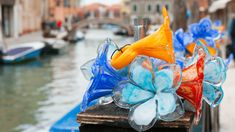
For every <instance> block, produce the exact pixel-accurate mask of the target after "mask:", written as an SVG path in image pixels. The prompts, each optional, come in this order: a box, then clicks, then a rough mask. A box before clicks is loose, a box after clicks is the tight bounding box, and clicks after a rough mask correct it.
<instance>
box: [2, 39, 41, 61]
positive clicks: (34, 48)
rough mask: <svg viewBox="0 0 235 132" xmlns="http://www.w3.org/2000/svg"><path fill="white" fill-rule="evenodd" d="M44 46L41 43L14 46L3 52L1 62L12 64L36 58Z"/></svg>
mask: <svg viewBox="0 0 235 132" xmlns="http://www.w3.org/2000/svg"><path fill="white" fill-rule="evenodd" d="M44 46H45V44H44V43H42V42H30V43H24V44H16V45H15V46H13V47H11V48H8V49H5V50H3V55H2V57H1V62H2V63H5V64H12V63H19V62H22V61H26V60H31V59H34V58H37V57H39V56H40V54H41V51H42V49H43V47H44Z"/></svg>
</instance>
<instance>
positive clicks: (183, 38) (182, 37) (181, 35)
mask: <svg viewBox="0 0 235 132" xmlns="http://www.w3.org/2000/svg"><path fill="white" fill-rule="evenodd" d="M192 42H193V38H192V35H191V34H190V33H188V32H184V31H183V29H178V30H177V31H176V32H175V33H174V38H173V43H174V50H175V51H176V52H185V50H186V47H187V45H188V44H190V43H192Z"/></svg>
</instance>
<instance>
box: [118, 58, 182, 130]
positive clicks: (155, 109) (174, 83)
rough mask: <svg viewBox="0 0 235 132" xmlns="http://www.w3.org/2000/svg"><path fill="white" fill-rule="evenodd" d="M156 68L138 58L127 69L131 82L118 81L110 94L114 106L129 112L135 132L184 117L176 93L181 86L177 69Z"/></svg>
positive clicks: (151, 60)
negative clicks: (160, 122)
mask: <svg viewBox="0 0 235 132" xmlns="http://www.w3.org/2000/svg"><path fill="white" fill-rule="evenodd" d="M159 61H160V60H159ZM156 64H158V63H156V62H155V63H154V61H153V58H151V59H150V58H149V57H145V56H138V57H137V58H136V59H135V60H134V61H133V62H132V64H131V65H130V69H129V79H130V80H128V81H121V82H120V83H119V84H118V86H117V87H116V88H115V89H114V91H113V99H114V102H115V103H116V104H117V105H118V106H119V107H121V108H127V109H130V111H129V117H128V118H129V124H130V125H131V126H132V127H133V128H134V129H135V130H137V131H145V130H148V129H150V128H151V127H152V126H153V125H154V124H155V122H156V121H157V120H163V121H174V120H177V119H178V118H180V117H181V116H183V114H184V108H183V104H182V102H181V100H180V98H179V97H178V96H177V94H176V93H175V92H176V90H177V88H178V87H179V85H180V83H181V77H182V75H181V69H180V67H179V66H178V65H175V64H165V65H160V66H158V67H156Z"/></svg>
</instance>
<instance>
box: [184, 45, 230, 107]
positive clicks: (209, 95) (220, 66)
mask: <svg viewBox="0 0 235 132" xmlns="http://www.w3.org/2000/svg"><path fill="white" fill-rule="evenodd" d="M199 47H202V48H203V50H204V52H205V53H206V60H205V67H204V80H203V98H204V100H205V101H206V102H207V103H208V104H209V105H211V106H212V107H216V106H217V105H218V104H220V102H221V100H222V99H223V96H224V93H223V89H222V88H221V86H222V84H223V83H224V81H225V79H226V71H227V67H226V64H225V63H224V60H223V59H222V58H221V57H217V56H216V57H213V56H211V55H210V53H209V51H208V49H207V47H206V46H205V45H204V44H203V43H202V42H200V41H197V46H196V48H195V51H194V53H197V52H198V50H199ZM197 58H198V55H197V54H194V56H193V57H192V58H191V59H189V60H188V61H187V62H186V64H185V66H186V67H187V66H188V65H191V64H192V63H194V62H195V61H196V60H197Z"/></svg>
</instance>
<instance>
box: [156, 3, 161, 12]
mask: <svg viewBox="0 0 235 132" xmlns="http://www.w3.org/2000/svg"><path fill="white" fill-rule="evenodd" d="M160 8H161V7H160V5H159V4H157V5H156V12H157V13H160V12H161V9H160Z"/></svg>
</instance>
